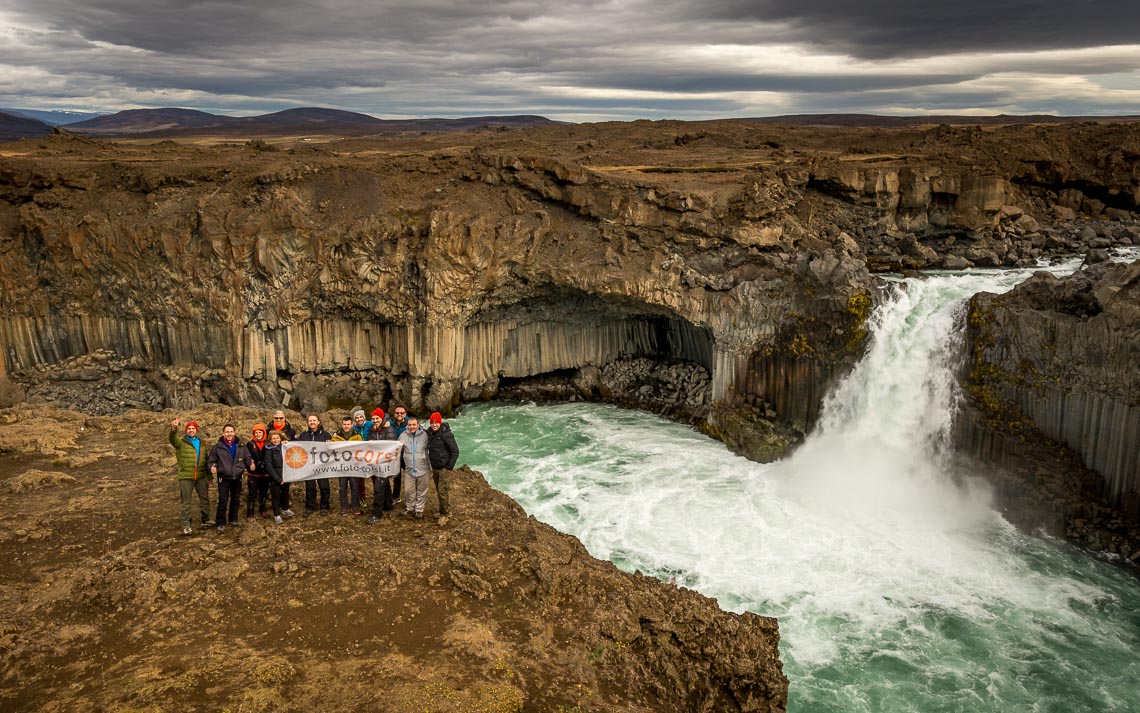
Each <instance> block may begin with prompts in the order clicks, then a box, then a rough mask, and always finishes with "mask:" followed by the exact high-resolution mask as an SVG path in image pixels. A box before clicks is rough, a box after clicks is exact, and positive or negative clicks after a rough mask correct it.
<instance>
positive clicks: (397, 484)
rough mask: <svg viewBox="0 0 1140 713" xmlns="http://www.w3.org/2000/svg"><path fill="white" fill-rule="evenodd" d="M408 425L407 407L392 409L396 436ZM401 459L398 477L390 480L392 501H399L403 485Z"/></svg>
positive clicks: (398, 436)
mask: <svg viewBox="0 0 1140 713" xmlns="http://www.w3.org/2000/svg"><path fill="white" fill-rule="evenodd" d="M407 427H408V409H406V408H404V407H403V406H397V407H396V408H395V409H393V410H392V430H393V431H395V433H396V438H397V439H399V438H400V436H401V435H403V433H404V429H406V428H407ZM402 463H403V461H401V467H400V470H401V473H400V477H398V478H395V479H394V480H393V481H392V502H393V503H398V502H400V489H401V488H402V487H403V482H404V474H403V472H402V471H403V465H402Z"/></svg>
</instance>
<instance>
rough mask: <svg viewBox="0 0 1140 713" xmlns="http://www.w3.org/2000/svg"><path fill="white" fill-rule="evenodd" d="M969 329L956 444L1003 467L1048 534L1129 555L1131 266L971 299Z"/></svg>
mask: <svg viewBox="0 0 1140 713" xmlns="http://www.w3.org/2000/svg"><path fill="white" fill-rule="evenodd" d="M969 325H970V328H969V332H968V336H969V339H968V345H969V353H970V361H969V363H968V365H967V369H968V375H967V385H968V392H969V394H970V403H971V410H970V412H969V413H968V415H967V418H966V419H965V420H964V423H963V427H962V428H961V429H960V431H961V440H962V441H963V445H964V446H965V447H966V448H967V449H968V450H970V451H972V452H975V453H977V454H979V455H983V456H986V457H987V458H990V459H992V460H995V461H997V462H998V463H999V464H1000V465H1002V466H1003V467H1004V468H1006V469H1007V470H1009V471H1011V473H1010V476H1011V477H1012V478H1014V479H1015V482H1014V485H1013V487H1012V488H1011V490H1014V491H1017V492H1019V493H1020V494H1021V495H1020V497H1021V499H1022V500H1026V499H1033V500H1036V501H1037V502H1036V503H1026V509H1027V510H1036V511H1037V512H1038V513H1042V512H1044V513H1051V514H1052V515H1053V517H1054V521H1053V523H1052V524H1053V525H1054V526H1055V527H1056V529H1057V530H1058V531H1060V532H1063V533H1064V534H1066V535H1067V536H1069V537H1070V538H1072V539H1075V540H1077V541H1081V542H1084V543H1086V544H1088V545H1089V546H1091V547H1093V548H1095V549H1107V550H1109V551H1112V552H1117V553H1119V554H1122V555H1125V556H1129V555H1132V554H1133V553H1137V554H1138V555H1140V528H1138V527H1137V525H1136V521H1137V519H1140V449H1138V444H1140V369H1138V368H1137V364H1140V332H1138V331H1137V326H1138V325H1140V262H1133V263H1131V264H1125V263H1110V262H1101V263H1099V264H1095V265H1090V266H1087V267H1085V268H1084V269H1082V270H1080V271H1079V272H1077V273H1076V274H1074V275H1072V276H1070V277H1068V278H1064V279H1058V278H1056V277H1053V276H1052V275H1050V274H1048V273H1039V274H1038V275H1035V276H1034V277H1033V278H1031V279H1029V280H1028V281H1026V282H1024V283H1022V284H1021V285H1019V286H1018V287H1017V288H1016V289H1014V290H1013V291H1012V292H1010V293H1007V294H1005V295H1001V296H997V295H992V294H980V295H976V296H975V297H974V298H973V300H972V301H971V305H970V314H969ZM1062 446H1063V447H1062ZM1031 451H1037V453H1036V457H1033V458H1027V457H1026V455H1027V453H1029V452H1031ZM1070 452H1071V454H1075V456H1077V457H1073V455H1071V454H1070ZM1050 460H1052V461H1053V463H1054V467H1049V461H1050ZM1026 481H1028V484H1027V483H1026ZM1098 500H1099V501H1100V504H1098V502H1097V501H1098ZM1104 505H1108V506H1111V507H1112V508H1115V509H1116V511H1114V510H1111V509H1109V508H1107V507H1104ZM1119 511H1123V514H1124V517H1121V515H1120V512H1119Z"/></svg>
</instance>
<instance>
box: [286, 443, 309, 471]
mask: <svg viewBox="0 0 1140 713" xmlns="http://www.w3.org/2000/svg"><path fill="white" fill-rule="evenodd" d="M308 462H309V454H308V453H306V452H305V449H304V448H301V447H300V446H290V447H289V448H286V449H285V464H286V465H288V466H289V467H290V468H304V467H305V464H306V463H308Z"/></svg>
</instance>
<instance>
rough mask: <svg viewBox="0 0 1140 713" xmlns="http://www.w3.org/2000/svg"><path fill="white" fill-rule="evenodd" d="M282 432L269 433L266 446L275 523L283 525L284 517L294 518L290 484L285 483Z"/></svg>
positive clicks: (266, 461)
mask: <svg viewBox="0 0 1140 713" xmlns="http://www.w3.org/2000/svg"><path fill="white" fill-rule="evenodd" d="M281 441H282V433H281V431H270V432H269V443H268V444H266V446H265V470H266V472H267V473H268V474H269V493H270V498H271V499H272V500H273V521H274V522H276V523H277V524H278V525H280V524H281V521H282V517H293V511H292V510H291V509H289V483H286V482H284V481H283V479H282V476H283V474H284V473H285V456H284V454H283V453H282V452H281V451H282V450H284V449H283V448H282V446H281Z"/></svg>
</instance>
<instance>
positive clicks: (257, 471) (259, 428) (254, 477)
mask: <svg viewBox="0 0 1140 713" xmlns="http://www.w3.org/2000/svg"><path fill="white" fill-rule="evenodd" d="M268 433H269V432H268V430H266V428H265V424H264V423H255V424H253V438H251V439H250V440H249V442H247V443H246V444H245V447H246V448H248V449H249V457H250V458H252V459H253V465H251V466H250V467H249V472H248V473H246V478H245V479H246V482H247V483H248V484H249V495H247V496H246V501H245V505H246V507H245V517H246V519H247V520H248V519H250V518H252V517H253V513H254V509H253V508H254V505H255V504H256V505H257V511H256V512H258V513H260V514H261V516H262V517H267V516H268V515H269V511H268V510H266V507H268V506H267V504H266V500H267V499H268V498H269V473H267V472H266V471H265V446H266V445H267V444H268V440H267V439H266V436H267V434H268Z"/></svg>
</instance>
